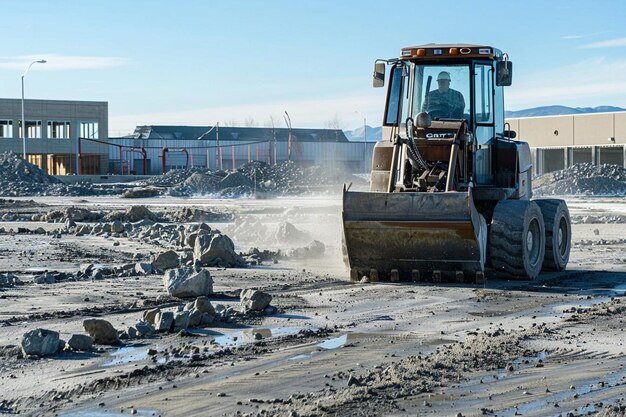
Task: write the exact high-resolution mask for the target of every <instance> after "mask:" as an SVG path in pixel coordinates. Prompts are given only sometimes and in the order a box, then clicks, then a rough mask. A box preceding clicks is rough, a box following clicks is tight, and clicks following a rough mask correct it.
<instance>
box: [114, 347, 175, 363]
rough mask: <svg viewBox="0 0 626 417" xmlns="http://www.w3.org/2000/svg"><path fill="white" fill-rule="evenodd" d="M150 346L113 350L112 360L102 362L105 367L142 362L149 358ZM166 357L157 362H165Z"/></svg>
mask: <svg viewBox="0 0 626 417" xmlns="http://www.w3.org/2000/svg"><path fill="white" fill-rule="evenodd" d="M148 357H149V356H148V346H125V347H121V348H119V349H117V350H114V351H113V352H111V356H110V358H111V359H110V360H108V361H106V362H104V363H103V364H102V366H103V367H109V366H117V365H125V364H128V363H133V362H141V361H145V360H147V359H148ZM165 362H166V359H165V358H164V357H160V358H157V361H156V363H157V364H161V365H162V364H164V363H165Z"/></svg>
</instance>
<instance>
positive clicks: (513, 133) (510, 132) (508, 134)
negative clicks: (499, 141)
mask: <svg viewBox="0 0 626 417" xmlns="http://www.w3.org/2000/svg"><path fill="white" fill-rule="evenodd" d="M504 137H505V138H509V139H515V138H516V137H517V132H516V131H515V130H505V131H504Z"/></svg>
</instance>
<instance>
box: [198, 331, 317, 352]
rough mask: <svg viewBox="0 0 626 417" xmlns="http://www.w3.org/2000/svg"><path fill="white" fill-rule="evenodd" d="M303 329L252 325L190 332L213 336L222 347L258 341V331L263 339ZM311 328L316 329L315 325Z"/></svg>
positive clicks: (291, 333) (287, 334)
mask: <svg viewBox="0 0 626 417" xmlns="http://www.w3.org/2000/svg"><path fill="white" fill-rule="evenodd" d="M303 329H304V328H303V327H269V328H268V327H250V328H245V329H235V330H233V331H232V332H229V333H219V332H217V331H215V330H211V329H193V330H190V333H193V334H195V335H198V336H207V337H210V338H213V342H214V343H215V344H217V345H218V346H220V347H233V346H241V345H244V344H246V343H254V342H256V341H258V340H259V339H257V338H256V334H257V333H260V334H261V336H262V339H267V338H269V337H281V336H291V335H294V334H297V333H298V332H299V331H301V330H303ZM310 329H311V330H316V328H313V327H311V328H310Z"/></svg>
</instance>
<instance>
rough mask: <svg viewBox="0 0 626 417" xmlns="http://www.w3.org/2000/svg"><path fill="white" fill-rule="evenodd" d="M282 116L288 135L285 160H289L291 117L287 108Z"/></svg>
mask: <svg viewBox="0 0 626 417" xmlns="http://www.w3.org/2000/svg"><path fill="white" fill-rule="evenodd" d="M283 117H284V119H285V124H286V125H287V127H288V128H289V136H288V138H287V160H288V161H291V117H289V113H287V110H285V115H284V116H283Z"/></svg>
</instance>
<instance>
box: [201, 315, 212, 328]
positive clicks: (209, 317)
mask: <svg viewBox="0 0 626 417" xmlns="http://www.w3.org/2000/svg"><path fill="white" fill-rule="evenodd" d="M214 321H215V317H214V316H212V315H210V314H209V313H202V318H201V319H200V325H201V326H204V325H207V324H210V323H213V322H214Z"/></svg>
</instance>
